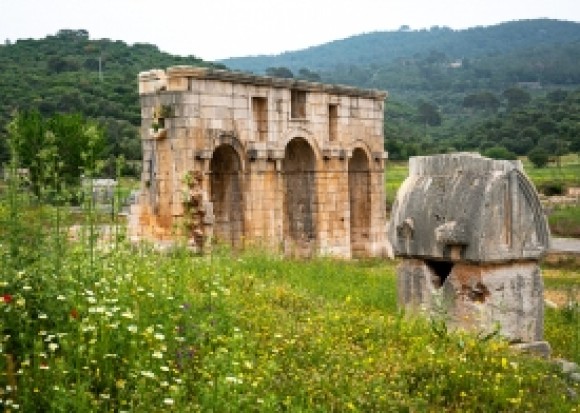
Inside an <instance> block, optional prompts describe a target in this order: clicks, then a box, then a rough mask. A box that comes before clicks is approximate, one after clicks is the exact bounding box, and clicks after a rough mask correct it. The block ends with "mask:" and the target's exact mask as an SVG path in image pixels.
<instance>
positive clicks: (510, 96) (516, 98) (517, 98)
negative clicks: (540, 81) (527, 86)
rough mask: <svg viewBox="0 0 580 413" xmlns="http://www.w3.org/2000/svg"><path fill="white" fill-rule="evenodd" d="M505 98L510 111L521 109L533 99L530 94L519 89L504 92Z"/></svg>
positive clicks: (513, 88) (512, 88) (514, 88)
mask: <svg viewBox="0 0 580 413" xmlns="http://www.w3.org/2000/svg"><path fill="white" fill-rule="evenodd" d="M503 97H504V98H506V99H507V101H508V110H513V109H515V108H521V107H522V106H525V105H527V104H528V103H530V100H532V97H531V96H530V94H529V93H528V92H526V91H525V90H523V89H520V88H519V87H511V88H509V89H506V90H504V92H503Z"/></svg>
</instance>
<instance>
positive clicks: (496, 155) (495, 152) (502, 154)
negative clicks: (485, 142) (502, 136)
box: [483, 146, 517, 160]
mask: <svg viewBox="0 0 580 413" xmlns="http://www.w3.org/2000/svg"><path fill="white" fill-rule="evenodd" d="M483 155H484V156H487V157H488V158H491V159H507V160H515V159H517V156H516V154H515V153H513V152H510V151H508V150H507V149H506V148H505V147H503V146H494V147H491V148H489V149H487V150H485V151H484V152H483Z"/></svg>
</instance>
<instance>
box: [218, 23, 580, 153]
mask: <svg viewBox="0 0 580 413" xmlns="http://www.w3.org/2000/svg"><path fill="white" fill-rule="evenodd" d="M578 62H580V23H575V22H569V21H558V20H548V19H537V20H521V21H513V22H508V23H502V24H498V25H495V26H489V27H474V28H470V29H466V30H451V29H449V28H445V27H433V28H431V29H429V30H418V31H409V30H399V31H393V32H375V33H366V34H361V35H358V36H353V37H349V38H347V39H343V40H336V41H333V42H330V43H327V44H323V45H320V46H314V47H310V48H308V49H305V50H299V51H295V52H286V53H282V54H280V55H275V56H249V57H243V58H233V59H226V60H223V61H222V62H221V63H223V64H225V65H226V66H228V67H229V68H231V69H236V70H244V71H252V72H255V73H268V74H278V73H281V74H284V73H286V74H290V75H292V74H293V75H294V76H295V77H302V78H313V77H314V76H315V77H317V78H319V79H320V80H321V81H323V82H328V83H343V84H349V85H354V86H358V87H366V88H377V89H383V90H387V91H388V92H389V97H388V102H387V105H386V113H385V136H386V142H385V147H386V148H387V150H388V151H389V153H390V157H391V159H404V158H406V157H408V156H411V155H417V154H425V153H435V152H446V151H453V150H479V151H481V152H483V153H486V154H489V156H492V154H495V155H498V156H500V157H513V156H516V155H524V154H527V153H529V152H530V151H532V150H534V151H545V152H547V153H549V154H550V155H558V154H561V153H567V152H569V151H572V152H579V151H580V123H578V115H577V113H578V98H579V96H580V65H579V64H578ZM305 75H306V76H305ZM495 155H494V156H495Z"/></svg>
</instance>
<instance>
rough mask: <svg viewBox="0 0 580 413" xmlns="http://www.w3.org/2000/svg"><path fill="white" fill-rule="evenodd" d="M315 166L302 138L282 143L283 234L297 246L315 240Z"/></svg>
mask: <svg viewBox="0 0 580 413" xmlns="http://www.w3.org/2000/svg"><path fill="white" fill-rule="evenodd" d="M315 166H316V157H315V156H314V152H313V150H312V148H311V147H310V144H309V143H308V142H307V141H306V140H305V139H303V138H294V139H292V140H291V141H290V142H289V143H288V145H287V146H286V151H285V154H284V164H283V167H284V177H285V197H284V218H285V222H284V236H285V238H288V239H290V240H292V241H293V243H294V244H295V245H296V246H297V247H300V248H308V249H310V248H309V246H310V242H311V241H313V240H315V239H316V220H315V213H316V206H315V202H316V175H315ZM304 252H305V253H306V252H307V251H304ZM309 252H312V251H309ZM299 253H300V255H302V252H299Z"/></svg>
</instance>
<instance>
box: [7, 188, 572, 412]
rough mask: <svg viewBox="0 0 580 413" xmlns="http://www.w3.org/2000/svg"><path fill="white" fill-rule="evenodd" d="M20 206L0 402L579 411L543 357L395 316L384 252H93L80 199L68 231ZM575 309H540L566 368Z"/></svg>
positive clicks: (106, 247) (134, 408) (113, 244)
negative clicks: (345, 255)
mask: <svg viewBox="0 0 580 413" xmlns="http://www.w3.org/2000/svg"><path fill="white" fill-rule="evenodd" d="M24 201H25V198H16V199H14V198H11V197H6V198H4V199H2V202H0V221H1V222H0V224H1V225H0V228H1V230H0V244H1V246H2V248H0V253H1V254H0V268H2V274H1V277H0V289H1V290H0V295H1V297H2V299H1V300H0V323H1V326H2V332H3V335H2V342H1V344H2V346H1V351H2V354H3V357H0V388H1V389H2V391H1V392H0V403H1V405H2V406H3V410H4V411H7V412H8V411H10V412H13V411H24V412H61V411H73V412H112V411H115V412H159V411H164V412H165V411H167V412H171V411H174V412H197V411H214V412H351V411H360V412H387V411H409V412H413V411H417V412H418V411H433V412H435V411H451V412H453V411H456V412H469V411H474V412H477V411H494V412H496V411H506V412H507V411H509V412H520V411H521V412H526V411H550V412H573V411H578V400H575V399H573V398H572V397H571V392H573V391H576V392H580V388H579V386H578V384H577V383H576V384H574V383H572V382H570V381H569V379H568V378H567V377H566V376H564V375H562V374H561V373H560V372H559V371H558V369H557V368H556V367H554V366H553V365H552V364H550V363H548V362H546V361H543V360H540V359H536V358H534V357H530V356H525V355H523V354H519V353H516V352H514V351H512V350H511V349H510V348H509V346H508V344H507V343H506V342H504V341H502V340H501V339H498V338H492V339H490V340H484V339H481V338H478V337H475V336H471V335H468V334H465V333H461V332H445V330H442V329H441V325H439V324H432V323H429V322H428V321H426V320H424V319H412V318H407V317H405V316H404V314H402V313H401V312H399V311H398V310H397V306H396V302H395V296H396V293H395V288H396V287H395V284H396V282H395V274H394V272H395V265H396V262H394V261H385V260H371V261H342V260H331V259H322V258H320V259H314V260H311V261H295V260H286V259H283V258H282V257H279V256H276V255H271V254H266V253H263V252H259V251H247V252H245V253H243V254H231V253H229V252H228V251H227V250H221V251H220V249H219V248H217V249H216V250H215V251H214V254H213V255H212V256H210V257H197V256H193V255H191V254H190V253H189V252H187V251H186V250H181V249H175V250H174V251H170V252H166V253H163V254H162V253H157V252H155V251H153V250H151V249H150V248H148V247H147V246H146V245H141V246H132V245H129V244H128V243H126V241H125V240H124V236H123V231H122V228H119V232H118V236H117V237H115V238H113V239H112V240H109V242H107V243H105V244H101V243H99V242H98V233H96V231H97V228H95V227H93V226H91V223H100V222H101V219H99V218H98V217H94V216H93V212H91V210H90V209H89V210H88V211H87V214H86V216H85V218H86V221H85V223H86V226H85V227H84V229H85V231H84V232H83V233H81V234H80V236H79V237H78V241H69V240H68V239H67V238H68V234H67V232H66V228H63V227H60V226H59V223H60V222H66V219H65V218H66V217H65V216H63V215H65V212H64V211H62V210H59V209H57V208H51V207H46V206H40V207H38V208H36V209H34V213H33V214H29V213H27V212H26V211H27V208H26V205H25V204H24ZM113 233H114V232H113ZM577 270H578V269H577V268H571V269H570V270H569V271H568V272H559V271H560V270H559V269H547V270H546V271H547V272H550V271H552V272H553V273H551V274H552V276H551V278H548V279H551V280H553V281H550V283H552V285H549V286H550V287H551V288H552V287H553V288H556V289H561V290H562V291H569V290H570V289H572V288H575V286H576V285H578V278H579V277H578V271H577ZM548 284H549V283H548ZM576 305H577V304H576ZM578 318H579V317H578V311H577V308H575V307H569V306H563V307H562V308H561V309H556V310H549V311H548V313H547V317H546V338H547V339H548V340H549V341H550V342H551V344H552V345H553V347H554V353H555V355H557V356H565V357H567V358H568V359H571V360H576V361H580V354H579V352H578V343H579V338H578V337H577V335H575V332H577V331H580V321H579V320H578Z"/></svg>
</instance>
